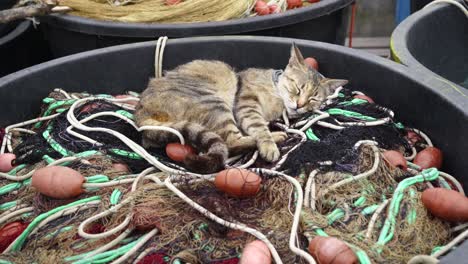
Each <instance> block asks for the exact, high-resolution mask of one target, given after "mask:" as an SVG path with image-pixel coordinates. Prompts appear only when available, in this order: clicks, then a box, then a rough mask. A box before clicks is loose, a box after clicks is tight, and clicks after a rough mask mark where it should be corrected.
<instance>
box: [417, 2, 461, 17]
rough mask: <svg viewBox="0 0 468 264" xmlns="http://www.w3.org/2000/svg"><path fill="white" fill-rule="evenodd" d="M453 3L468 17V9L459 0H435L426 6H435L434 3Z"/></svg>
mask: <svg viewBox="0 0 468 264" xmlns="http://www.w3.org/2000/svg"><path fill="white" fill-rule="evenodd" d="M442 3H444V4H452V5H454V6H456V7H458V9H460V10H461V11H462V12H463V14H465V16H466V17H467V18H468V10H467V9H466V8H465V7H464V6H463V5H462V4H460V3H459V2H457V1H455V0H435V1H432V2H430V3H429V4H427V5H426V6H425V7H424V8H428V7H430V6H433V5H437V4H442Z"/></svg>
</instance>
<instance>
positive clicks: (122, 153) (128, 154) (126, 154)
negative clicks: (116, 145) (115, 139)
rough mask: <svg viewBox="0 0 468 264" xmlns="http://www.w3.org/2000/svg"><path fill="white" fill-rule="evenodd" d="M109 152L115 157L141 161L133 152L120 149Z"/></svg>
mask: <svg viewBox="0 0 468 264" xmlns="http://www.w3.org/2000/svg"><path fill="white" fill-rule="evenodd" d="M109 151H111V152H112V153H114V154H116V155H119V156H124V157H127V158H129V159H135V160H141V159H143V158H142V157H141V156H140V155H138V154H137V153H135V152H130V151H126V150H122V149H109Z"/></svg>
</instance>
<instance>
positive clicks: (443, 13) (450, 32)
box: [391, 4, 468, 100]
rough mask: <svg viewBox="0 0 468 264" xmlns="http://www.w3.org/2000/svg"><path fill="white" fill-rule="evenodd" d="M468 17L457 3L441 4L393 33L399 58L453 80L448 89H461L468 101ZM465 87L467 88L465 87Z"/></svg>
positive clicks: (441, 78) (439, 79) (438, 77)
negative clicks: (455, 4)
mask: <svg viewBox="0 0 468 264" xmlns="http://www.w3.org/2000/svg"><path fill="white" fill-rule="evenodd" d="M467 44H468V18H467V17H466V16H465V15H464V14H463V12H462V11H461V10H459V9H458V8H457V7H456V6H454V5H448V4H438V5H435V6H432V7H428V8H426V9H423V10H421V11H419V12H417V13H415V14H413V15H411V16H410V17H408V18H407V19H406V20H405V21H403V22H402V23H401V24H400V25H398V27H397V28H396V29H395V31H394V32H393V34H392V38H391V50H392V57H393V59H394V60H395V61H398V62H401V63H403V64H404V65H407V66H409V67H411V68H415V69H417V70H419V71H420V72H421V73H422V74H428V76H432V77H431V78H433V79H434V82H443V81H446V80H450V81H451V82H453V83H455V84H456V85H454V84H452V83H450V82H447V84H446V87H447V89H458V90H460V94H461V96H464V97H465V98H466V100H468V90H466V89H468V52H467ZM462 87H464V88H466V89H463V88H462Z"/></svg>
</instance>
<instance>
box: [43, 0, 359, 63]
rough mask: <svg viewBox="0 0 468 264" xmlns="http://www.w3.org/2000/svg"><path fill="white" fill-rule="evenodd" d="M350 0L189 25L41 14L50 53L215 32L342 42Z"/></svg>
mask: <svg viewBox="0 0 468 264" xmlns="http://www.w3.org/2000/svg"><path fill="white" fill-rule="evenodd" d="M353 2H354V0H322V1H321V2H319V3H315V4H313V5H311V6H308V7H303V8H298V9H295V10H289V11H287V12H284V13H281V14H274V15H268V16H258V17H251V18H244V19H235V20H228V21H222V22H206V23H190V24H187V23H185V24H156V23H154V24H145V23H121V22H110V21H101V20H94V19H87V18H82V17H78V16H72V15H51V16H48V17H45V18H44V19H43V22H44V30H45V32H46V34H47V38H48V39H49V43H50V47H51V50H52V53H53V55H54V57H61V56H65V55H70V54H74V53H78V52H82V51H88V50H93V49H97V48H103V47H109V46H114V45H119V44H127V43H133V42H140V41H147V40H154V39H157V38H158V37H161V36H167V37H169V38H181V37H194V36H214V35H243V34H248V35H263V36H277V37H290V38H300V39H308V40H316V41H323V42H328V43H335V44H341V45H342V44H344V40H345V38H346V31H347V26H348V16H349V6H350V5H351V4H352V3H353Z"/></svg>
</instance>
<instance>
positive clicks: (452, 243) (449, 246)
mask: <svg viewBox="0 0 468 264" xmlns="http://www.w3.org/2000/svg"><path fill="white" fill-rule="evenodd" d="M467 237H468V229H467V230H465V231H463V232H462V233H460V234H459V235H458V236H457V237H455V238H454V239H453V240H452V241H450V243H448V244H447V245H445V246H444V247H443V248H441V249H439V250H438V251H437V252H435V253H434V254H432V255H431V256H433V257H435V258H438V257H440V256H442V255H444V254H445V253H446V252H448V251H449V250H451V249H452V248H453V247H454V246H456V245H457V244H458V243H460V242H462V241H464V240H465V239H466V238H467Z"/></svg>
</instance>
